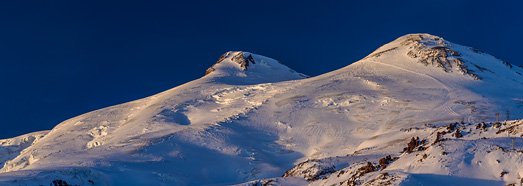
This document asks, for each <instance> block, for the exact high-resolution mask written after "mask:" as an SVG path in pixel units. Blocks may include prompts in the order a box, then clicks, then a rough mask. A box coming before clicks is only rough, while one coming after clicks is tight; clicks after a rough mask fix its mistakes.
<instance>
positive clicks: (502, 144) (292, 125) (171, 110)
mask: <svg viewBox="0 0 523 186" xmlns="http://www.w3.org/2000/svg"><path fill="white" fill-rule="evenodd" d="M318 65H322V64H318ZM521 74H523V68H520V67H518V66H514V65H511V64H510V63H507V62H504V61H502V60H500V59H498V58H495V57H493V56H491V55H489V54H486V53H484V52H481V51H479V50H477V49H473V48H470V47H465V46H461V45H459V44H455V43H451V42H449V41H445V40H444V39H442V38H440V37H437V36H432V35H429V34H409V35H406V36H402V37H400V38H398V39H396V40H394V41H392V42H390V43H388V44H386V45H384V46H382V47H380V48H379V49H377V50H376V51H375V52H373V53H371V54H370V55H369V56H367V57H366V58H364V59H362V60H360V61H357V62H355V63H353V64H351V65H349V66H346V67H344V68H342V69H339V70H336V71H333V72H330V73H326V74H323V75H320V76H316V77H310V78H307V76H305V75H303V74H300V73H297V72H295V71H293V70H291V69H289V68H288V67H286V66H284V65H283V64H280V63H279V62H278V61H276V60H274V59H271V58H267V57H264V56H261V55H256V54H252V53H249V52H240V51H237V52H227V53H226V54H224V55H222V57H220V59H219V60H218V62H217V63H216V64H215V65H213V66H212V67H210V68H209V69H208V70H207V71H206V75H205V76H204V77H202V78H200V79H197V80H194V81H191V82H188V83H186V84H183V85H180V86H178V87H175V88H172V89H170V90H167V91H165V92H161V93H159V94H156V95H153V96H150V97H147V98H143V99H140V100H136V101H132V102H129V103H124V104H120V105H116V106H111V107H107V108H103V109H100V110H96V111H92V112H89V113H86V114H83V115H80V116H77V117H74V118H71V119H69V120H66V121H64V122H62V123H60V124H58V125H57V126H56V127H55V128H53V129H52V130H51V131H42V132H35V133H31V134H26V135H22V136H19V137H15V138H11V139H4V140H0V160H2V162H3V167H2V169H0V172H1V173H0V184H2V185H50V184H53V183H59V182H60V183H64V182H67V184H70V185H504V184H516V185H520V184H521V181H522V177H523V156H522V155H523V152H522V151H521V149H522V146H523V138H522V136H523V120H514V119H518V118H523V78H522V77H523V76H522V75H521ZM507 110H508V111H509V116H508V115H507V114H506V113H507ZM496 113H501V114H500V115H499V117H500V120H501V121H500V122H499V123H496V115H495V114H496ZM508 117H510V118H508ZM505 120H506V121H505ZM512 139H514V145H515V149H512Z"/></svg>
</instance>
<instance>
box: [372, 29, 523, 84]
mask: <svg viewBox="0 0 523 186" xmlns="http://www.w3.org/2000/svg"><path fill="white" fill-rule="evenodd" d="M382 55H386V57H383V58H388V60H390V59H400V58H401V59H404V60H406V61H411V59H414V61H416V62H418V63H421V64H423V65H425V66H433V67H436V68H440V69H442V70H443V71H444V72H447V73H451V72H459V73H461V74H463V75H467V76H470V77H472V78H473V79H476V80H479V79H482V78H483V76H484V75H486V76H490V75H491V74H492V73H494V72H495V71H500V70H501V69H503V70H502V71H505V70H509V69H512V65H511V64H510V63H507V62H504V61H502V60H500V59H498V58H495V57H493V56H491V55H489V54H486V53H484V52H482V51H480V50H477V49H474V48H471V47H465V46H461V45H458V44H455V43H452V42H449V41H446V40H444V39H443V38H441V37H439V36H434V35H430V34H407V35H404V36H401V37H399V38H398V39H396V40H394V41H392V42H390V43H388V44H385V45H383V46H382V47H380V48H378V49H377V50H376V51H374V52H373V53H371V54H370V55H368V56H367V57H365V58H364V59H377V58H382ZM400 56H406V57H400ZM488 67H492V68H491V69H489V68H488ZM494 68H495V69H494ZM512 71H514V72H513V73H518V74H519V72H517V71H515V70H512ZM486 72H488V73H490V74H485V73H486ZM498 75H499V74H498Z"/></svg>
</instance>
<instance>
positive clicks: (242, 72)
mask: <svg viewBox="0 0 523 186" xmlns="http://www.w3.org/2000/svg"><path fill="white" fill-rule="evenodd" d="M211 76H212V77H216V78H222V79H227V80H228V81H230V80H231V78H232V79H234V81H238V80H239V79H241V80H248V81H251V82H256V83H268V82H278V81H287V80H296V79H303V78H306V77H308V76H306V75H304V74H301V73H298V72H296V71H294V70H292V69H290V68H289V67H287V66H285V65H283V64H281V63H280V62H278V61H277V60H274V59H271V58H268V57H265V56H261V55H257V54H253V53H250V52H244V51H229V52H226V53H225V54H223V55H221V56H220V58H219V59H218V61H217V62H216V63H215V64H214V65H212V66H211V67H209V68H208V69H207V70H206V71H205V77H211Z"/></svg>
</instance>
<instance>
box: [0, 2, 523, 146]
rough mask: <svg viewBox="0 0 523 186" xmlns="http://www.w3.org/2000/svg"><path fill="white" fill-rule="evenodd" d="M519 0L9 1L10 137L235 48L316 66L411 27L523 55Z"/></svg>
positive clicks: (120, 97) (2, 46) (154, 86)
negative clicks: (323, 0)
mask: <svg viewBox="0 0 523 186" xmlns="http://www.w3.org/2000/svg"><path fill="white" fill-rule="evenodd" d="M522 5H523V4H522V3H521V1H519V0H513V1H503V2H494V1H485V2H481V1H473V0H470V1H465V0H463V1H459V0H458V1H456V0H447V1H445V0H443V1H424V0H419V1H328V2H322V3H318V2H314V1H282V0H278V1H266V0H264V1H259V2H252V1H154V3H153V2H152V1H125V2H124V1H111V2H108V1H2V2H0V64H1V66H0V85H1V87H2V89H1V91H0V101H1V103H2V107H0V116H1V120H0V124H1V126H2V129H3V130H0V138H8V137H14V136H17V135H21V134H24V133H28V132H33V131H38V130H46V129H52V128H53V127H54V126H55V125H57V124H58V123H60V122H61V121H63V120H66V119H68V118H71V117H74V116H76V115H79V114H82V113H85V112H88V111H92V110H95V109H99V108H103V107H106V106H111V105H115V104H119V103H124V102H127V101H132V100H135V99H139V98H143V97H146V96H149V95H153V94H155V93H158V92H161V91H163V90H167V89H169V88H172V87H175V86H177V85H180V84H183V83H185V82H188V81H191V80H194V79H196V78H199V77H201V76H202V75H203V74H204V73H205V70H206V69H207V68H208V67H209V66H211V65H212V64H214V63H215V62H216V60H217V59H218V57H219V56H220V55H221V54H222V53H224V52H226V51H229V50H244V51H250V52H253V53H257V54H261V55H265V56H268V57H272V58H275V59H277V60H279V61H281V62H282V63H284V64H286V65H287V66H289V67H291V68H292V69H295V70H296V71H298V72H302V73H305V74H307V75H311V76H316V75H319V74H322V73H326V72H329V71H332V70H336V69H339V68H341V67H344V66H346V65H349V64H351V63H352V62H355V61H357V60H359V59H361V58H363V57H365V56H366V55H367V54H369V53H370V52H372V51H374V50H375V49H376V48H378V47H380V46H381V45H383V44H385V43H387V42H390V41H392V40H394V39H395V38H397V37H399V36H402V35H404V34H408V33H419V32H423V33H431V34H434V35H438V36H441V37H443V38H445V39H447V40H449V41H452V42H455V43H459V44H463V45H467V46H473V47H475V48H478V49H481V50H484V51H486V52H487V53H490V54H492V55H495V56H498V57H500V58H502V59H504V60H505V61H508V62H510V63H513V64H517V65H523V60H522V58H521V57H520V55H521V50H522V47H521V44H522V43H523V37H521V35H522V34H523V14H522V13H521V12H522V11H521V7H523V6H522Z"/></svg>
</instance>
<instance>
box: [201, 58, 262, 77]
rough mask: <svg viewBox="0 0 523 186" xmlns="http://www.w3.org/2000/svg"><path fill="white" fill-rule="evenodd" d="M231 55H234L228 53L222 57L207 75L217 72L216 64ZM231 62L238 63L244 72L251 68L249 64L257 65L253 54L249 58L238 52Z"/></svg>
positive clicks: (207, 71)
mask: <svg viewBox="0 0 523 186" xmlns="http://www.w3.org/2000/svg"><path fill="white" fill-rule="evenodd" d="M230 55H232V53H231V52H227V53H225V54H223V55H221V56H220V58H219V59H218V61H217V62H216V63H215V64H214V65H212V66H211V67H209V68H208V69H207V70H206V71H205V75H207V74H209V73H211V72H213V71H214V70H215V69H214V66H216V64H219V63H221V62H222V61H223V60H225V59H226V58H228V57H229V56H230ZM231 61H233V62H235V63H238V64H239V65H240V67H241V68H242V70H244V71H245V70H247V67H249V64H251V63H252V64H256V61H254V58H253V57H252V55H251V54H249V55H248V56H247V57H245V54H244V53H243V52H236V53H235V54H234V56H232V57H231Z"/></svg>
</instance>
